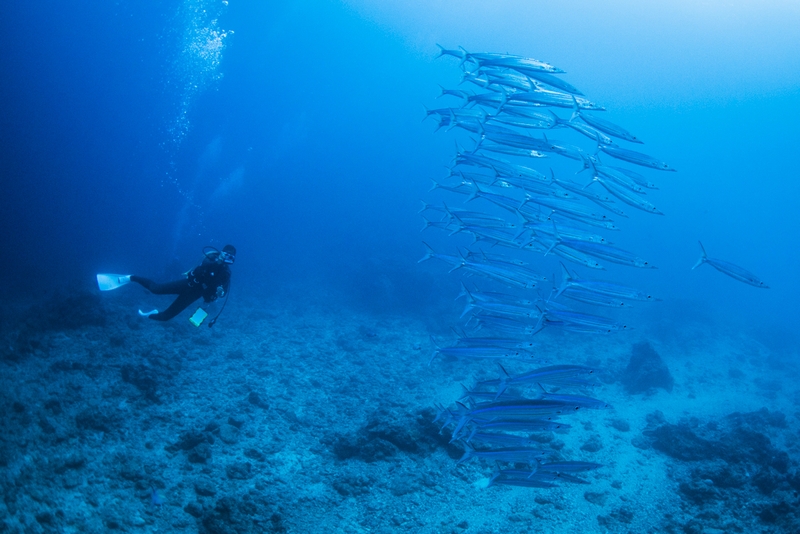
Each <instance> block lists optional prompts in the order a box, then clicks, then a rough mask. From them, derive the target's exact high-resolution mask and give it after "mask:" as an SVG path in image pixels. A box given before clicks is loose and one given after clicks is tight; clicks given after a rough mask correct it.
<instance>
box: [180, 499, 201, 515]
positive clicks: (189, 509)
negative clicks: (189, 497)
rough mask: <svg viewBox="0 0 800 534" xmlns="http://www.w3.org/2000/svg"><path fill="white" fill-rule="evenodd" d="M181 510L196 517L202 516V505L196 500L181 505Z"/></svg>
mask: <svg viewBox="0 0 800 534" xmlns="http://www.w3.org/2000/svg"><path fill="white" fill-rule="evenodd" d="M183 511H184V512H186V513H187V514H189V515H191V516H194V517H197V518H200V517H203V505H202V504H200V503H199V502H197V501H192V502H190V503H188V504H187V505H186V506H184V507H183Z"/></svg>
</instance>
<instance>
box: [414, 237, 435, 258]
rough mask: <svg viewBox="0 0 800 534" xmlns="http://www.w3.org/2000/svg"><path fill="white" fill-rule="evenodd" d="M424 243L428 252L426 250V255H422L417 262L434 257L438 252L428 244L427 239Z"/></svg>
mask: <svg viewBox="0 0 800 534" xmlns="http://www.w3.org/2000/svg"><path fill="white" fill-rule="evenodd" d="M422 244H423V245H425V249H426V250H427V251H428V252H426V253H425V255H424V256H422V259H421V260H419V261H418V262H417V263H422V262H423V261H426V260H429V259H431V258H433V256H434V255H435V254H436V252H434V250H433V249H432V248H431V246H430V245H429V244H427V243H426V242H425V241H423V242H422Z"/></svg>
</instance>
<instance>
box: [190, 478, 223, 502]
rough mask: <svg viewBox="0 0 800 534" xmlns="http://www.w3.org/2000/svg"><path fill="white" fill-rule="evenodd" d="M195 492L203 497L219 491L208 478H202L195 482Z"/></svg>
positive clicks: (211, 495)
mask: <svg viewBox="0 0 800 534" xmlns="http://www.w3.org/2000/svg"><path fill="white" fill-rule="evenodd" d="M194 492H195V493H197V494H198V495H200V496H202V497H213V496H214V495H216V493H217V488H216V486H214V484H213V483H212V482H211V480H209V479H207V478H201V479H199V480H197V481H195V483H194Z"/></svg>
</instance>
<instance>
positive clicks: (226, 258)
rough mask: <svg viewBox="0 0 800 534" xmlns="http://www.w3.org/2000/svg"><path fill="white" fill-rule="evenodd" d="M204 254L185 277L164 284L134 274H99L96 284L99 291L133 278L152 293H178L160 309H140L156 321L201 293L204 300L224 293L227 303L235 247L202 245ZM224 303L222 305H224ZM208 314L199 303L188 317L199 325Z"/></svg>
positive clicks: (198, 296)
mask: <svg viewBox="0 0 800 534" xmlns="http://www.w3.org/2000/svg"><path fill="white" fill-rule="evenodd" d="M203 255H204V256H205V258H204V259H203V262H202V263H201V264H200V265H198V266H197V267H195V268H194V269H192V270H191V271H189V272H187V273H185V274H184V278H181V279H179V280H175V281H172V282H167V283H165V284H157V283H156V282H153V281H152V280H149V279H147V278H144V277H142V276H137V275H135V274H133V275H120V274H98V275H97V284H98V286H99V287H100V290H101V291H110V290H112V289H116V288H118V287H120V286H123V285H125V284H127V283H129V282H136V283H137V284H140V285H141V286H143V287H144V288H145V289H147V290H148V291H150V292H151V293H153V294H155V295H178V298H176V299H175V301H174V302H173V303H172V304H170V306H169V307H168V308H167V309H166V310H164V311H163V312H160V311H158V310H153V311H149V312H143V311H142V310H139V315H141V316H142V317H149V318H150V319H153V320H155V321H169V320H170V319H172V318H173V317H175V316H176V315H178V314H179V313H180V312H182V311H183V310H185V309H186V308H188V307H189V306H190V305H191V304H192V303H193V302H194V301H196V300H197V299H199V298H200V297H203V301H204V302H205V303H206V304H211V303H212V302H214V301H216V300H217V299H219V298H222V297H225V304H227V302H228V293H229V291H230V284H231V270H230V268H229V267H228V265H231V264H233V262H234V261H235V260H236V247H234V246H233V245H225V247H224V248H223V249H222V252H220V251H219V250H217V249H215V248H214V247H205V248H204V249H203ZM225 304H223V305H222V309H225ZM222 309H221V310H220V311H219V313H218V314H217V316H216V317H214V319H212V320H211V321H210V322H209V323H208V326H209V327H211V326H214V323H216V322H217V318H219V316H220V314H221V313H222ZM207 316H208V313H207V312H206V311H205V310H204V309H203V308H202V306H201V307H199V308H198V309H197V311H196V312H195V313H194V314H193V315H192V316H191V317H190V319H189V320H190V321H191V323H192V324H193V325H195V326H200V324H201V323H202V322H203V320H204V319H205V318H206V317H207Z"/></svg>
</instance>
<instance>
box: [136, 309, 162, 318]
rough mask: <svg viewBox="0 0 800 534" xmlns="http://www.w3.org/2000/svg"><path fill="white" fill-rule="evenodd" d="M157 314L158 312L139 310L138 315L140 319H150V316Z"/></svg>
mask: <svg viewBox="0 0 800 534" xmlns="http://www.w3.org/2000/svg"><path fill="white" fill-rule="evenodd" d="M157 313H158V310H151V311H149V312H143V311H142V310H139V315H141V316H142V317H150V316H151V315H155V314H157Z"/></svg>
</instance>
